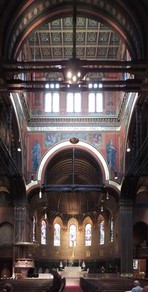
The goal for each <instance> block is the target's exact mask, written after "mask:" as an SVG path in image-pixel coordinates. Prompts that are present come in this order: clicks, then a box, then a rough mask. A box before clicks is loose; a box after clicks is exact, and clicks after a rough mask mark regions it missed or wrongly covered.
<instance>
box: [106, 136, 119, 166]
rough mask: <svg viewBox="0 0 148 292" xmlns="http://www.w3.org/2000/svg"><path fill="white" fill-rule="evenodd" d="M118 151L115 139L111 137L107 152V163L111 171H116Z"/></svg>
mask: <svg viewBox="0 0 148 292" xmlns="http://www.w3.org/2000/svg"><path fill="white" fill-rule="evenodd" d="M116 151H117V149H116V147H115V146H114V145H113V140H112V139H109V141H108V144H107V145H106V153H107V163H108V166H109V169H110V170H111V171H115V163H116Z"/></svg>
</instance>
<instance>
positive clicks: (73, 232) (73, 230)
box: [69, 224, 76, 246]
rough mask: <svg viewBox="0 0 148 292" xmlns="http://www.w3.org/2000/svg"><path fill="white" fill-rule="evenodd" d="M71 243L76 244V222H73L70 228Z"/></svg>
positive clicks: (71, 244)
mask: <svg viewBox="0 0 148 292" xmlns="http://www.w3.org/2000/svg"><path fill="white" fill-rule="evenodd" d="M69 245H70V246H76V226H75V225H74V224H71V225H70V229H69Z"/></svg>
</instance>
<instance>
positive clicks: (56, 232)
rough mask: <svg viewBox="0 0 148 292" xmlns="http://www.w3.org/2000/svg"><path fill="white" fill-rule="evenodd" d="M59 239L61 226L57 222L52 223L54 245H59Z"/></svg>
mask: <svg viewBox="0 0 148 292" xmlns="http://www.w3.org/2000/svg"><path fill="white" fill-rule="evenodd" d="M60 241H61V226H60V224H58V223H55V224H54V246H60Z"/></svg>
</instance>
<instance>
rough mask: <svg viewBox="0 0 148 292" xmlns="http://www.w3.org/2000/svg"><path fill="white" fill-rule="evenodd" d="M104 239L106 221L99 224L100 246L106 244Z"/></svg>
mask: <svg viewBox="0 0 148 292" xmlns="http://www.w3.org/2000/svg"><path fill="white" fill-rule="evenodd" d="M104 237H105V232H104V220H102V221H101V222H100V224H99V243H100V244H104Z"/></svg>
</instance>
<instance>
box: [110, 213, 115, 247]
mask: <svg viewBox="0 0 148 292" xmlns="http://www.w3.org/2000/svg"><path fill="white" fill-rule="evenodd" d="M113 240H114V224H113V218H111V220H110V241H111V242H113Z"/></svg>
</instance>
